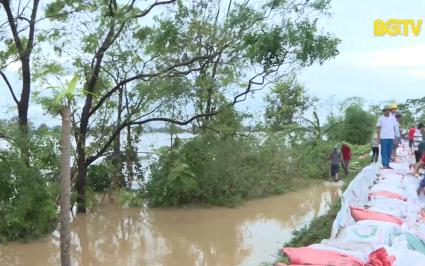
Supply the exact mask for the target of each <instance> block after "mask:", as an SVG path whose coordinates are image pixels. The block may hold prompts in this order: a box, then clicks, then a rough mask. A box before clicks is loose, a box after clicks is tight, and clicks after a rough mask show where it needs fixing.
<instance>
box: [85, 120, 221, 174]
mask: <svg viewBox="0 0 425 266" xmlns="http://www.w3.org/2000/svg"><path fill="white" fill-rule="evenodd" d="M217 114H218V112H211V113H209V114H199V115H195V116H192V117H191V118H189V119H188V120H185V121H178V120H174V119H170V118H165V117H158V118H149V119H145V120H142V121H129V122H124V123H122V124H121V125H120V126H119V127H117V129H116V130H115V132H114V133H113V134H112V136H111V137H110V138H109V140H108V141H107V142H106V143H105V145H104V146H103V148H102V149H101V150H100V151H99V152H98V153H97V154H96V155H95V156H92V157H89V158H87V160H86V166H89V165H90V164H91V163H92V162H94V161H96V160H97V159H98V158H99V157H101V156H102V154H103V153H104V152H106V150H107V149H108V148H109V146H110V145H111V144H112V142H113V141H114V139H115V138H116V137H117V136H118V135H119V134H120V132H121V130H123V129H124V128H125V127H127V126H131V125H144V124H146V123H149V122H168V123H172V124H175V125H180V126H184V125H187V124H189V123H191V122H192V121H193V120H197V119H200V118H204V117H207V116H213V115H217Z"/></svg>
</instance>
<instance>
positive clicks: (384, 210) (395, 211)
mask: <svg viewBox="0 0 425 266" xmlns="http://www.w3.org/2000/svg"><path fill="white" fill-rule="evenodd" d="M368 209H369V210H371V211H375V212H382V213H386V214H389V215H393V216H395V217H398V218H404V217H406V216H407V213H406V212H403V211H402V210H401V209H400V208H398V207H397V206H395V207H391V206H385V207H384V208H382V207H369V208H368Z"/></svg>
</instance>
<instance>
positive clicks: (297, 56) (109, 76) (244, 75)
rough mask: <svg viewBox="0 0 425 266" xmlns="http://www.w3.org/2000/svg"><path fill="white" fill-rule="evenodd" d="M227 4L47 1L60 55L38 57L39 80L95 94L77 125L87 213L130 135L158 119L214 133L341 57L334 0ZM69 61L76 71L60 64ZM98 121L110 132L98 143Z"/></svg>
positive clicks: (84, 97)
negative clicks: (109, 160) (107, 164)
mask: <svg viewBox="0 0 425 266" xmlns="http://www.w3.org/2000/svg"><path fill="white" fill-rule="evenodd" d="M220 3H221V2H219V1H213V2H205V1H201V2H197V3H194V4H193V5H192V4H191V5H189V4H187V3H185V2H182V1H177V0H172V1H164V2H155V3H154V4H152V5H151V6H146V7H142V4H140V7H139V6H136V5H135V2H129V3H126V4H124V3H117V2H114V1H112V2H104V1H98V0H90V1H89V2H81V1H74V0H73V1H63V0H56V1H52V2H50V3H49V4H48V5H47V7H46V14H45V15H46V16H47V17H49V18H50V20H51V23H52V28H53V29H58V30H52V31H43V34H44V35H43V36H44V39H43V40H46V42H48V43H49V45H51V47H53V52H54V53H44V54H42V55H41V54H40V55H38V57H37V60H34V61H33V62H34V69H35V71H34V77H35V78H36V79H37V80H38V82H40V83H41V84H45V83H47V84H50V83H51V82H53V81H54V80H57V77H58V76H61V77H62V76H63V74H64V73H71V72H74V71H75V70H77V71H78V72H80V73H84V90H85V93H83V94H81V95H79V97H80V99H79V100H78V101H79V102H82V103H84V105H83V106H82V108H81V109H79V108H76V109H74V110H73V112H74V113H75V115H74V116H73V117H77V118H78V119H76V120H73V122H72V123H73V127H74V128H75V132H76V134H74V135H75V136H74V137H75V138H76V144H77V153H78V156H77V168H78V169H77V170H78V174H77V182H76V190H77V192H78V197H77V202H78V212H86V208H85V206H86V203H85V199H84V195H85V187H86V176H87V167H88V166H90V165H91V164H92V163H93V162H94V161H96V160H97V159H99V158H102V157H104V155H105V153H108V152H109V151H111V150H114V153H115V151H116V150H117V149H114V147H118V145H117V146H114V145H113V144H114V143H116V139H117V138H119V136H120V133H121V131H122V130H124V129H127V128H128V127H129V126H136V125H145V124H148V123H151V122H158V121H159V122H167V123H172V124H176V125H181V126H182V125H187V124H191V123H200V124H201V127H202V128H206V127H211V124H212V123H213V119H212V117H213V116H217V115H220V114H222V113H226V112H227V110H229V108H230V109H232V108H233V105H235V104H237V103H239V102H241V101H243V100H244V99H245V98H246V97H247V95H248V94H251V93H253V92H255V91H256V90H260V89H262V88H263V87H265V86H267V85H268V84H269V83H270V82H271V83H274V82H277V81H278V80H280V79H281V78H282V77H283V76H285V75H287V74H288V73H291V72H293V71H295V70H298V69H300V68H302V67H307V66H310V65H312V64H314V63H319V64H322V63H324V62H325V61H327V60H329V59H330V58H333V57H335V56H336V55H337V54H338V50H337V45H338V43H339V40H338V39H337V38H335V37H333V36H332V35H330V34H326V33H321V32H320V31H319V30H318V29H317V25H316V24H317V17H323V16H326V15H328V14H329V13H328V9H329V7H330V6H329V4H330V3H329V2H328V1H313V2H310V1H304V0H302V1H301V0H297V1H295V2H291V3H287V2H276V1H269V2H265V3H263V5H258V4H255V3H249V2H247V3H244V4H240V3H233V2H230V3H229V6H228V8H227V9H225V11H223V9H222V8H220V7H221V4H220ZM158 6H164V7H167V8H166V9H165V11H164V12H165V14H164V15H162V16H156V17H154V21H153V23H152V24H151V26H144V25H145V23H144V20H145V19H146V18H147V16H148V15H151V12H153V10H156V9H157V8H158ZM71 14H72V15H71ZM271 17H273V20H271V19H270V18H271ZM69 25H73V26H72V27H69ZM59 29H60V30H59ZM67 55H72V58H70V61H71V62H72V66H70V64H61V63H60V62H58V60H57V57H58V56H59V57H63V56H67ZM283 66H285V67H283ZM58 73H60V75H58ZM121 92H123V93H122V94H123V97H122V98H121V97H120V94H121ZM43 97H44V98H43ZM43 97H41V96H39V97H38V102H39V103H41V104H43V105H44V108H45V109H46V110H50V111H54V110H51V108H50V107H49V106H50V105H51V100H50V98H49V97H48V96H43ZM120 99H121V100H120ZM121 104H122V105H124V106H125V108H119V107H120V106H121ZM124 106H121V107H124ZM117 109H118V110H121V111H122V112H118V113H120V116H118V115H117V113H114V110H117ZM171 110H172V111H171ZM188 110H190V112H189V111H188ZM51 113H52V114H54V112H51ZM92 123H96V126H95V127H96V128H99V129H101V134H97V135H96V136H93V137H94V141H93V142H91V143H89V142H88V137H89V136H91V135H90V133H89V125H92ZM110 125H113V126H114V127H113V130H111V131H109V132H108V131H107V130H105V129H106V128H110Z"/></svg>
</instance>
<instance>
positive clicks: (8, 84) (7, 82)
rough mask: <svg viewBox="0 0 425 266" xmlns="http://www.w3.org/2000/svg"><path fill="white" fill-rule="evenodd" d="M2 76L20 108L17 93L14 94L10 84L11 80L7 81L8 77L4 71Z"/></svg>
mask: <svg viewBox="0 0 425 266" xmlns="http://www.w3.org/2000/svg"><path fill="white" fill-rule="evenodd" d="M0 75H1V76H2V78H3V79H4V82H6V85H7V87H8V88H9V91H10V94H12V97H13V100H14V101H15V103H16V104H17V105H18V106H19V101H18V98H16V95H15V93H14V92H13V89H12V86H11V85H10V83H9V80H8V79H7V77H6V75H5V74H4V73H3V71H0Z"/></svg>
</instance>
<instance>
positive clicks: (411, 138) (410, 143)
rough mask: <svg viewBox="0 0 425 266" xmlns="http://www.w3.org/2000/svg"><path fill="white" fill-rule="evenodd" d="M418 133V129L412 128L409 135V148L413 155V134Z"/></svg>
mask: <svg viewBox="0 0 425 266" xmlns="http://www.w3.org/2000/svg"><path fill="white" fill-rule="evenodd" d="M415 131H416V127H415V126H411V127H410V128H409V133H408V138H409V148H410V152H411V153H412V154H413V153H414V151H415V149H414V148H413V134H415Z"/></svg>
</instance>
